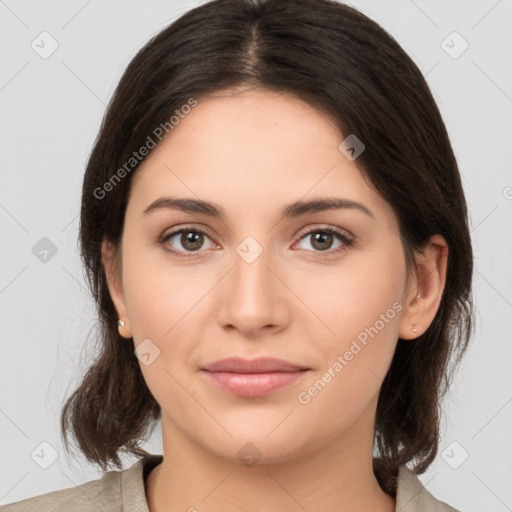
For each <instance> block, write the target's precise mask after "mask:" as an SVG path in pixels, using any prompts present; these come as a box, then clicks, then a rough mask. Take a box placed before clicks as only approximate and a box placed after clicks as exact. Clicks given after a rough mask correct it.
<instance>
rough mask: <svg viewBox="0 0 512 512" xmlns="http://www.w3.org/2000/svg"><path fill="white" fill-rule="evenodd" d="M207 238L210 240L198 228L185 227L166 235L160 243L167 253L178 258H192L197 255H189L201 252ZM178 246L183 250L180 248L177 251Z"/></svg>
mask: <svg viewBox="0 0 512 512" xmlns="http://www.w3.org/2000/svg"><path fill="white" fill-rule="evenodd" d="M205 237H206V238H208V239H209V240H210V237H209V236H208V234H207V233H206V232H205V231H203V230H201V229H198V228H192V227H184V228H180V229H178V230H176V231H172V232H171V233H168V234H167V235H164V237H163V238H162V239H161V241H160V243H161V244H162V245H163V246H164V249H165V250H166V251H169V252H171V253H172V254H174V255H176V256H178V257H181V258H191V257H194V256H195V255H194V254H187V253H193V252H200V249H201V248H203V244H204V240H205ZM176 244H177V245H181V248H179V247H178V249H176V248H175V247H176Z"/></svg>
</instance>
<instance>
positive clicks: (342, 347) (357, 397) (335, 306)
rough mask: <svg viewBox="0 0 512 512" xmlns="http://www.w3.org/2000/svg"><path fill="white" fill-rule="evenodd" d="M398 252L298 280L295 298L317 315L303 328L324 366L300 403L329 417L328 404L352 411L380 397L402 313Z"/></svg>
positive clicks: (365, 257)
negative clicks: (321, 409) (311, 404)
mask: <svg viewBox="0 0 512 512" xmlns="http://www.w3.org/2000/svg"><path fill="white" fill-rule="evenodd" d="M400 247H401V246H398V247H394V248H393V247H389V248H388V250H387V251H386V250H383V251H378V252H377V251H375V252H374V253H366V254H364V255H362V253H360V254H358V255H356V256H354V257H351V258H350V259H349V258H347V259H346V260H345V262H343V264H341V265H340V266H339V268H338V269H336V270H335V269H334V268H332V267H331V268H329V269H325V270H324V271H323V273H319V274H317V275H316V276H315V279H314V281H312V280H310V279H308V280H307V281H305V280H302V281H301V280H300V279H299V280H297V283H300V286H299V288H298V291H297V295H298V296H300V297H307V301H305V302H306V305H307V307H308V309H309V310H310V311H312V312H313V313H314V314H315V316H314V317H312V320H311V321H310V322H309V323H308V324H306V325H305V326H304V325H301V328H303V330H305V335H306V336H307V338H308V339H310V340H315V345H316V347H315V348H316V350H317V351H319V353H320V356H321V359H322V361H323V368H321V369H319V371H318V372H316V374H315V379H316V380H315V381H312V382H310V383H308V384H312V385H313V388H314V389H313V388H312V389H311V392H308V390H307V389H302V391H306V396H304V400H303V401H305V402H307V401H308V400H309V399H311V402H313V401H314V402H316V403H317V404H318V405H319V406H320V407H322V406H321V405H320V404H323V407H325V408H326V409H325V410H327V411H329V410H330V408H329V406H328V402H329V401H330V400H331V399H332V400H334V401H335V402H336V403H340V404H345V405H347V406H348V407H349V408H350V409H351V410H354V411H355V410H358V409H359V408H364V407H365V406H367V405H368V403H369V401H370V400H371V399H372V397H373V396H374V395H375V394H376V393H378V390H379V388H380V386H381V384H382V380H383V379H384V377H385V374H386V372H387V370H388V368H389V365H390V364H391V360H392V358H393V355H394V351H395V348H396V343H397V340H398V333H399V324H400V317H401V311H402V309H403V304H401V302H400V299H401V297H402V293H403V288H404V286H405V261H404V260H403V259H402V256H401V254H402V253H401V252H400ZM313 282H314V286H312V283H313ZM319 333H323V334H320V335H319ZM324 390H325V391H324ZM299 402H300V400H299ZM327 414H330V413H329V412H328V413H327Z"/></svg>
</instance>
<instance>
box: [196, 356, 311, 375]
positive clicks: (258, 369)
mask: <svg viewBox="0 0 512 512" xmlns="http://www.w3.org/2000/svg"><path fill="white" fill-rule="evenodd" d="M308 369H309V368H307V367H304V366H300V365H297V364H293V363H290V362H288V361H284V360H283V359H276V358H275V357H258V358H256V359H244V358H243V357H228V358H226V359H220V360H218V361H215V362H214V363H211V364H207V365H206V366H203V367H202V370H205V371H207V372H233V373H266V372H296V371H300V370H308Z"/></svg>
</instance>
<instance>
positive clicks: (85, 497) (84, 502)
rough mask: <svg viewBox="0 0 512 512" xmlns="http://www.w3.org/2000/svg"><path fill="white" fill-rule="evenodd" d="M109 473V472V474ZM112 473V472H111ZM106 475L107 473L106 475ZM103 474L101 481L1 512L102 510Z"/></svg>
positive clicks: (40, 496)
mask: <svg viewBox="0 0 512 512" xmlns="http://www.w3.org/2000/svg"><path fill="white" fill-rule="evenodd" d="M109 473H111V472H109ZM112 473H114V472H112ZM107 474H108V473H107ZM107 474H105V475H104V476H103V477H102V478H101V479H98V480H92V481H90V482H86V483H83V484H81V485H77V486H76V487H70V488H68V489H60V490H58V491H53V492H49V493H46V494H40V495H39V496H33V497H32V498H27V499H24V500H21V501H17V502H15V503H10V504H9V505H4V506H2V507H0V511H1V512H36V511H38V512H50V511H53V512H60V511H64V510H69V511H70V512H71V511H73V512H82V511H84V512H85V511H89V510H90V511H91V512H92V511H93V510H103V508H104V505H103V503H102V484H103V481H104V480H103V479H104V478H105V476H106V475H107ZM115 480H116V479H115V477H114V478H111V479H110V483H111V485H112V484H113V485H114V487H115Z"/></svg>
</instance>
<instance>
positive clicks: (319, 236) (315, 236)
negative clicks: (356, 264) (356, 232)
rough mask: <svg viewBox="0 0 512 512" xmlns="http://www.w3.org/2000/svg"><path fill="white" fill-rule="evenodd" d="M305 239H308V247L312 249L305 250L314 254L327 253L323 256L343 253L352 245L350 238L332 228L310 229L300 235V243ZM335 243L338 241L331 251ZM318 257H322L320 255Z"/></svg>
mask: <svg viewBox="0 0 512 512" xmlns="http://www.w3.org/2000/svg"><path fill="white" fill-rule="evenodd" d="M307 238H309V239H310V246H311V247H312V249H308V248H306V250H310V251H313V252H316V253H322V252H325V253H327V254H325V256H327V255H331V254H334V253H338V252H339V251H343V250H345V249H347V248H348V247H350V246H351V245H352V244H353V240H352V239H351V238H349V237H348V236H346V235H344V234H343V233H341V232H339V231H338V230H336V229H333V228H316V229H312V230H310V231H308V232H307V233H305V234H304V235H302V237H301V241H303V240H306V239H307ZM336 241H338V245H337V246H334V249H332V247H333V244H335V243H336ZM303 249H304V247H303ZM331 249H332V250H331ZM320 256H324V255H323V254H320Z"/></svg>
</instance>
